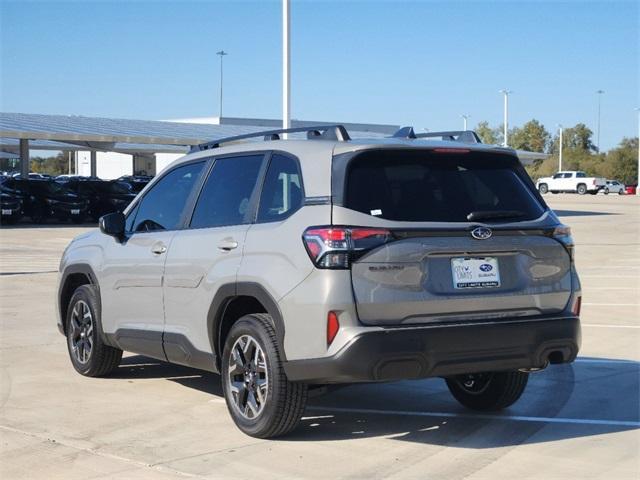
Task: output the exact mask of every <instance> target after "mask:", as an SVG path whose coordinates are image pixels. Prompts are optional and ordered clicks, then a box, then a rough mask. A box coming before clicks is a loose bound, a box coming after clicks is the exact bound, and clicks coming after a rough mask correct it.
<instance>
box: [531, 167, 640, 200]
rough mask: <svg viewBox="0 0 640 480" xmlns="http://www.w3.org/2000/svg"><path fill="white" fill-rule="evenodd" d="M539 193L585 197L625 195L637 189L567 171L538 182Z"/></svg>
mask: <svg viewBox="0 0 640 480" xmlns="http://www.w3.org/2000/svg"><path fill="white" fill-rule="evenodd" d="M536 187H537V188H538V191H539V192H540V193H542V194H545V193H549V192H551V193H577V194H579V195H584V194H586V193H590V194H591V195H596V194H598V193H600V192H602V193H604V194H605V195H608V194H610V193H614V194H618V195H624V194H625V193H635V188H627V187H625V185H624V183H622V182H619V181H617V180H607V179H605V178H599V177H587V174H586V173H584V172H578V171H566V172H558V173H556V174H555V175H553V176H552V177H544V178H540V179H538V181H537V182H536Z"/></svg>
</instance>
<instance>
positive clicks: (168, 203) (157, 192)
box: [127, 161, 205, 232]
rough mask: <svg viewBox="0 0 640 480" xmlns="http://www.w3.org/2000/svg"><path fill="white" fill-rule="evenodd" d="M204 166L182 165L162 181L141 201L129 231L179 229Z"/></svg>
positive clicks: (196, 164)
mask: <svg viewBox="0 0 640 480" xmlns="http://www.w3.org/2000/svg"><path fill="white" fill-rule="evenodd" d="M204 164H205V162H204V161H202V162H197V163H190V164H188V165H183V166H182V167H178V168H175V169H174V170H172V171H171V172H169V173H167V174H166V175H165V176H164V177H162V178H161V179H160V180H159V181H158V183H156V184H155V185H154V186H153V188H152V189H151V190H149V192H148V193H147V194H146V195H145V196H144V197H143V198H142V200H141V201H140V203H139V205H138V206H137V207H136V209H135V213H134V212H132V213H133V214H134V215H135V219H134V220H133V222H132V223H131V225H132V226H131V231H133V232H149V231H154V230H175V229H176V228H179V227H180V222H181V220H182V212H183V210H184V207H185V204H186V202H187V199H188V198H189V194H190V193H191V190H192V189H193V186H194V184H195V182H196V180H197V179H198V177H199V175H200V172H201V171H202V168H203V167H204ZM130 216H131V215H130ZM127 223H129V222H127Z"/></svg>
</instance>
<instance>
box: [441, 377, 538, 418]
mask: <svg viewBox="0 0 640 480" xmlns="http://www.w3.org/2000/svg"><path fill="white" fill-rule="evenodd" d="M528 379H529V374H528V373H524V372H519V371H512V372H485V373H476V374H470V375H457V376H455V377H449V378H447V379H446V382H447V387H449V391H450V392H451V394H452V395H453V396H454V397H455V399H456V400H458V402H460V403H461V404H462V405H464V406H465V407H467V408H470V409H472V410H481V411H491V410H493V411H495V410H502V409H503V408H507V407H509V406H510V405H513V404H514V403H515V402H516V401H517V400H518V399H519V398H520V396H521V395H522V393H523V392H524V389H525V387H526V386H527V381H528Z"/></svg>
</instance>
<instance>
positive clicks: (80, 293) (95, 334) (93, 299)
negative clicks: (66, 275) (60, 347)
mask: <svg viewBox="0 0 640 480" xmlns="http://www.w3.org/2000/svg"><path fill="white" fill-rule="evenodd" d="M87 312H88V314H89V315H87ZM100 325H101V323H100V301H99V298H98V294H97V290H96V288H95V287H93V286H91V285H82V286H80V287H78V288H77V289H76V290H75V292H73V295H72V296H71V300H70V301H69V308H68V309H67V319H66V333H67V349H68V351H69V358H70V359H71V364H72V365H73V368H75V369H76V371H77V372H78V373H80V374H81V375H84V376H86V377H101V376H103V375H107V374H109V373H111V372H112V371H113V370H115V369H116V368H118V365H120V360H121V359H122V350H120V349H118V348H114V347H110V346H109V345H106V344H104V343H103V342H102V335H101V334H102V332H101V331H100ZM87 347H88V348H87Z"/></svg>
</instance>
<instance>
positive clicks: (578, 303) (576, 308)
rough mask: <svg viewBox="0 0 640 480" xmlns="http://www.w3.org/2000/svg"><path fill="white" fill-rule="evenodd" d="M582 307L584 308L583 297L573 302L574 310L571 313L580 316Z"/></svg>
mask: <svg viewBox="0 0 640 480" xmlns="http://www.w3.org/2000/svg"><path fill="white" fill-rule="evenodd" d="M580 307H582V297H578V298H576V299H575V301H574V302H573V308H572V309H571V313H573V314H574V315H575V316H576V317H579V316H580Z"/></svg>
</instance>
